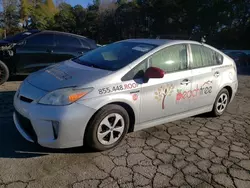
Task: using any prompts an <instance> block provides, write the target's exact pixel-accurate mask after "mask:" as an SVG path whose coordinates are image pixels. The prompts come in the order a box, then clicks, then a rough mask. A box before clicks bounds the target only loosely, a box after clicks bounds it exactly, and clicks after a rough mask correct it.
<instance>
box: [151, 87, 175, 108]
mask: <svg viewBox="0 0 250 188" xmlns="http://www.w3.org/2000/svg"><path fill="white" fill-rule="evenodd" d="M173 91H174V86H173V85H169V84H167V85H163V86H161V87H159V88H158V89H157V91H156V92H155V99H156V100H157V101H158V102H161V108H162V110H164V109H165V99H166V97H168V96H171V95H172V93H173Z"/></svg>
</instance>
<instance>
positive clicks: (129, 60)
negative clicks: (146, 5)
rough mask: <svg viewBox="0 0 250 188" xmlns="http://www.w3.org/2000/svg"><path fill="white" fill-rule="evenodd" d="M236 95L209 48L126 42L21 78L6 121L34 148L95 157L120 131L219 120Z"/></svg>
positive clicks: (231, 69)
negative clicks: (207, 116)
mask: <svg viewBox="0 0 250 188" xmlns="http://www.w3.org/2000/svg"><path fill="white" fill-rule="evenodd" d="M237 88H238V80H237V70H236V66H235V62H234V61H233V60H232V59H231V58H230V57H228V56H227V55H225V54H223V53H222V52H221V51H219V50H217V49H215V48H213V47H211V46H209V45H206V44H203V43H199V42H194V41H184V40H161V39H129V40H124V41H119V42H116V43H113V44H109V45H106V46H103V47H100V48H97V49H95V50H93V51H90V52H88V53H86V54H85V55H83V56H80V57H77V58H74V59H71V60H67V61H64V62H61V63H58V64H55V65H52V66H50V67H47V68H45V69H42V70H40V71H38V72H35V73H33V74H31V75H30V76H28V77H27V78H26V79H25V80H24V81H23V83H22V84H21V86H20V87H19V89H18V91H17V92H16V94H15V97H14V106H15V112H14V114H13V118H14V122H15V125H16V128H17V129H18V131H19V132H20V133H21V135H22V136H23V137H24V138H25V139H27V140H28V141H31V142H35V143H38V144H40V145H41V146H44V147H48V148H69V147H77V146H82V145H86V146H89V147H90V148H92V149H94V150H97V151H102V150H106V149H110V148H112V147H114V146H116V145H117V144H118V143H119V142H121V140H122V139H123V138H124V137H125V135H126V134H127V133H128V132H132V131H137V130H141V129H146V128H149V127H152V126H156V125H160V124H163V123H167V122H170V121H175V120H179V119H183V118H186V117H190V116H194V115H197V114H201V113H205V112H211V114H212V115H214V116H220V115H222V114H223V112H224V111H225V109H226V107H227V105H228V104H229V103H230V102H231V101H232V100H233V98H234V96H235V93H236V91H237Z"/></svg>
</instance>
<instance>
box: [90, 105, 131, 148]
mask: <svg viewBox="0 0 250 188" xmlns="http://www.w3.org/2000/svg"><path fill="white" fill-rule="evenodd" d="M128 128H129V115H128V113H127V111H126V110H125V109H124V108H123V107H121V106H119V105H115V104H112V105H107V106H105V107H103V108H102V109H101V110H99V111H98V112H97V113H96V115H95V116H94V117H93V118H92V120H91V121H90V123H89V125H88V127H87V129H86V134H85V143H86V144H87V146H89V147H90V148H92V149H94V150H96V151H103V150H107V149H110V148H113V147H115V146H116V145H118V144H119V143H120V142H121V141H122V139H123V138H124V137H125V135H126V134H127V132H128Z"/></svg>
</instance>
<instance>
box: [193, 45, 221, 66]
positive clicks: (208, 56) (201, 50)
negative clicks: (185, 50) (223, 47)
mask: <svg viewBox="0 0 250 188" xmlns="http://www.w3.org/2000/svg"><path fill="white" fill-rule="evenodd" d="M191 50H192V57H193V61H191V63H190V66H191V68H199V67H207V66H214V65H219V64H222V62H223V56H222V55H221V54H219V53H217V52H215V51H214V50H212V49H210V48H207V47H205V46H201V45H195V44H191Z"/></svg>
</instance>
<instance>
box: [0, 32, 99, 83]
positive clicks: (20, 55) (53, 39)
mask: <svg viewBox="0 0 250 188" xmlns="http://www.w3.org/2000/svg"><path fill="white" fill-rule="evenodd" d="M95 48H97V45H96V43H95V41H94V40H91V39H89V38H86V37H83V36H79V35H75V34H70V33H64V32H58V31H38V30H31V31H26V32H23V33H19V34H17V35H15V36H13V37H9V38H6V39H4V40H1V41H0V85H1V84H3V83H4V82H5V81H6V80H7V79H8V78H9V76H10V75H28V74H29V73H32V72H35V71H37V70H39V69H42V68H45V67H47V66H49V65H52V64H55V63H57V62H60V61H64V60H67V59H71V58H73V57H77V56H80V55H82V54H84V53H86V52H88V51H90V50H92V49H95Z"/></svg>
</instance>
